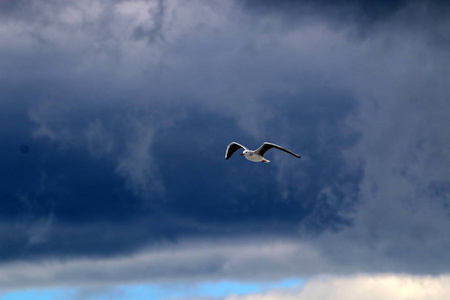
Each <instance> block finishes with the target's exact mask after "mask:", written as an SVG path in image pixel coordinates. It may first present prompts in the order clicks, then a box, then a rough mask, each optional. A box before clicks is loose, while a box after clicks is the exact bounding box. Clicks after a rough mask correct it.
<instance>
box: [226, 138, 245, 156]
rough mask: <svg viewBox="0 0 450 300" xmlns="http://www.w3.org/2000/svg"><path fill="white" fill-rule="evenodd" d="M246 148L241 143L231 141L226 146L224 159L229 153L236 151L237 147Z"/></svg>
mask: <svg viewBox="0 0 450 300" xmlns="http://www.w3.org/2000/svg"><path fill="white" fill-rule="evenodd" d="M241 148H242V149H247V148H245V147H244V146H242V145H241V144H238V143H236V142H231V143H230V144H229V145H228V147H227V150H226V151H225V159H229V158H230V157H231V155H233V153H234V152H236V151H237V150H238V149H241Z"/></svg>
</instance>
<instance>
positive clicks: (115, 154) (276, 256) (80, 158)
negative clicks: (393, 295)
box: [0, 1, 450, 286]
mask: <svg viewBox="0 0 450 300" xmlns="http://www.w3.org/2000/svg"><path fill="white" fill-rule="evenodd" d="M33 3H35V4H36V5H34V6H30V7H27V8H25V7H22V8H20V6H18V7H15V8H14V9H11V13H10V14H13V12H14V14H20V15H21V16H22V17H21V18H20V19H18V20H16V19H14V18H6V19H4V20H2V22H4V25H5V26H3V27H2V28H3V29H2V30H0V34H1V35H2V40H3V41H4V43H2V45H1V46H0V58H1V61H2V65H3V66H4V67H5V68H4V69H5V70H8V72H6V73H3V74H2V75H1V76H2V81H1V83H0V85H1V87H2V88H1V89H0V96H1V99H2V102H3V103H4V104H5V105H4V107H3V108H4V109H3V110H2V112H1V114H2V118H0V124H1V125H2V126H0V132H1V136H0V139H1V144H2V145H6V146H4V147H1V149H0V151H1V156H0V157H1V159H2V166H3V168H2V170H1V171H0V172H2V173H1V176H2V178H3V179H4V180H2V182H0V186H1V195H2V202H1V203H0V208H1V210H0V216H1V224H2V228H3V229H4V230H2V231H1V232H0V239H1V243H2V244H4V245H7V247H4V248H2V250H1V251H2V252H1V259H2V261H3V262H10V261H18V260H23V259H28V261H33V260H35V259H36V261H37V263H33V264H32V265H31V266H30V269H31V270H32V272H30V273H29V274H31V275H29V277H27V278H28V280H29V283H30V284H31V283H32V282H33V280H36V279H35V274H36V273H35V272H37V271H36V270H39V266H40V265H39V263H38V262H39V259H55V261H57V259H58V258H61V257H70V258H71V259H75V260H74V261H72V260H69V261H68V262H67V264H66V265H62V266H61V265H60V264H59V263H54V264H52V268H53V267H54V268H56V269H57V270H56V271H55V272H54V270H53V269H51V268H49V269H48V273H46V276H47V277H46V276H42V280H41V281H39V280H38V281H39V283H36V284H50V283H51V282H52V281H58V280H57V279H58V278H60V277H61V276H60V275H61V274H63V276H62V277H61V278H62V279H61V280H60V281H58V282H59V283H61V282H63V283H70V282H76V281H77V280H80V281H82V282H86V280H85V278H86V277H89V275H93V277H91V278H94V279H95V280H94V281H99V282H101V281H102V280H103V279H102V278H105V277H102V276H103V275H104V274H105V273H104V272H103V270H104V268H103V266H108V265H110V266H111V265H112V266H111V269H109V270H126V272H117V273H115V272H111V274H112V275H111V277H106V281H108V280H111V281H113V282H116V281H120V280H121V279H123V280H144V281H145V278H150V279H158V278H163V279H168V278H185V277H186V276H193V277H195V276H194V275H198V278H201V277H204V276H208V275H213V276H217V278H219V277H221V276H229V277H233V276H236V277H238V278H249V277H251V276H252V274H254V273H255V272H254V270H258V272H257V273H258V274H257V276H259V277H258V278H268V277H271V276H273V277H277V276H281V277H283V276H294V275H297V274H307V275H311V274H318V273H320V272H337V273H339V272H342V273H348V272H353V271H357V272H372V271H393V272H395V271H406V272H429V273H439V272H444V271H445V270H446V269H445V266H444V265H443V264H441V263H440V260H441V259H444V258H447V256H448V254H447V253H445V251H444V250H443V249H447V248H448V247H447V246H448V243H449V240H448V239H447V238H446V234H445V232H446V230H447V228H448V226H449V224H448V218H447V216H448V199H447V198H448V184H449V183H448V176H447V175H448V174H449V173H448V172H449V171H448V165H449V164H447V163H446V162H448V161H449V157H448V154H447V153H446V151H444V149H447V148H448V146H449V144H448V140H450V139H448V130H446V128H450V126H449V124H448V118H447V115H446V114H445V113H443V112H446V111H448V102H447V101H446V99H448V95H449V89H448V87H447V85H448V84H447V82H446V80H445V79H446V78H448V77H449V70H448V67H447V65H446V63H447V62H448V59H449V57H448V54H447V53H448V52H447V51H445V50H446V42H445V40H441V39H440V38H439V37H440V36H444V34H443V33H445V32H447V30H448V29H446V28H448V27H447V25H448V21H447V19H445V18H443V17H442V18H438V19H436V20H434V19H433V17H434V15H433V14H431V13H430V11H431V10H430V6H429V5H424V4H423V3H422V2H414V3H413V2H408V3H405V2H394V3H393V4H387V2H380V3H378V4H373V6H372V4H369V2H365V1H362V2H353V1H347V2H346V1H342V2H339V3H340V4H341V6H339V5H338V4H331V2H327V1H321V2H319V4H313V3H312V2H303V3H302V4H298V3H288V2H283V3H281V4H279V6H274V2H269V1H266V2H264V3H252V2H246V6H245V9H242V6H241V5H239V4H236V3H232V2H209V1H208V2H203V1H196V2H191V3H190V4H189V5H186V4H183V5H182V4H180V3H179V2H177V1H133V2H130V1H117V2H103V1H86V2H77V3H76V4H75V3H72V4H70V3H59V2H55V3H53V4H54V5H53V6H51V5H50V6H51V9H50V8H48V7H44V8H41V7H40V6H39V5H37V4H39V3H40V2H39V1H36V2H33ZM333 3H334V2H333ZM305 5H309V6H310V7H312V8H313V9H310V10H308V13H310V14H311V15H310V16H312V17H311V18H310V17H308V18H305V19H303V21H301V22H297V20H296V22H292V19H290V18H288V17H286V18H285V17H284V13H285V12H286V11H287V10H288V9H289V11H290V12H289V13H288V14H290V16H294V14H295V13H296V11H297V9H296V8H299V9H300V8H303V7H304V6H305ZM338 6H339V7H338ZM373 7H376V8H375V9H374V10H375V12H372V8H373ZM47 8H48V9H50V10H47ZM263 8H264V9H263ZM290 8H293V9H290ZM322 8H323V9H324V10H325V11H327V10H328V9H330V10H332V11H335V12H338V11H339V9H345V11H347V10H348V11H352V12H354V16H355V18H356V16H357V15H362V18H363V19H367V20H371V21H370V22H371V24H376V26H373V27H371V31H370V36H369V37H370V38H366V39H354V38H351V37H350V36H349V34H348V32H349V31H352V30H353V29H354V28H357V27H358V26H360V23H358V22H355V21H354V20H353V19H352V18H350V21H346V22H341V21H339V22H340V26H339V27H338V28H337V29H336V28H333V27H332V26H330V20H329V19H328V18H326V15H323V14H322V13H321V9H322ZM369 8H370V9H369ZM352 9H353V10H352ZM272 11H276V13H277V14H278V15H276V16H274V15H273V14H272V13H271V12H272ZM355 11H356V12H357V13H356V12H355ZM365 11H367V12H365ZM50 12H51V13H50ZM249 12H251V13H249ZM268 12H270V13H268ZM364 12H365V13H364ZM280 13H281V16H283V17H281V18H280ZM301 13H303V12H301ZM442 14H444V13H442ZM27 16H28V17H27ZM255 16H256V18H255ZM336 20H340V19H339V18H337V19H336ZM416 20H419V22H418V23H419V24H421V25H420V26H419V25H415V27H413V29H410V27H409V26H411V25H410V24H415V23H414V22H415V21H416ZM280 24H282V25H286V24H287V25H289V26H288V27H287V26H279V25H280ZM421 26H422V27H423V28H422V27H421ZM420 28H422V29H420ZM243 29H245V30H243ZM416 29H420V30H416ZM429 41H435V42H434V43H432V44H429V43H428V42H429ZM12 124H14V126H12ZM231 141H237V142H240V143H243V144H245V145H248V146H249V147H252V148H253V147H257V146H258V145H260V143H261V142H262V141H272V142H275V143H278V144H281V145H283V146H286V147H287V148H289V149H292V150H293V151H295V152H297V153H299V154H301V155H302V159H301V160H294V159H293V158H292V157H290V156H286V155H283V154H284V153H278V152H277V151H273V152H268V154H267V155H268V157H269V159H271V160H272V162H271V163H270V164H252V163H249V162H247V161H245V160H243V159H242V158H241V157H239V156H236V157H232V158H231V159H230V160H228V161H225V159H224V157H223V156H224V151H225V147H226V145H227V144H228V143H229V142H231ZM23 145H26V146H27V147H28V148H27V149H28V152H27V151H24V149H25V148H24V147H23ZM25 152H26V154H25ZM418 220H419V221H420V222H417V221H418ZM273 237H276V238H280V239H282V238H286V239H289V242H286V241H281V242H280V241H278V242H274V243H271V242H268V241H270V240H272V239H273ZM218 238H222V239H223V240H224V241H225V242H223V244H220V245H215V243H214V241H215V239H218ZM191 239H193V240H191ZM245 239H248V240H249V244H246V245H241V243H242V240H245ZM180 240H182V241H186V240H187V241H188V242H179V241H180ZM224 244H226V245H228V247H229V248H227V247H224V246H223V245H224ZM156 245H161V248H158V247H156ZM330 245H333V246H332V247H331V246H330ZM148 247H150V249H149V248H148ZM152 247H156V248H152ZM171 247H173V248H171ZM199 249H202V251H200V250H199ZM224 249H225V250H224ZM257 249H261V252H258V251H257ZM274 249H275V250H279V251H275V252H273V251H272V250H274ZM137 251H142V255H141V254H140V253H138V254H136V253H137ZM174 253H175V254H174ZM255 253H256V254H255ZM429 253H433V254H436V255H434V256H433V255H432V256H430V255H428V254H429ZM202 254H204V255H206V256H205V257H208V259H207V260H205V261H202ZM120 255H130V257H129V260H127V259H126V258H124V256H121V258H119V259H117V261H116V258H117V256H120ZM159 255H162V256H164V259H163V260H161V261H159V260H158V259H159V258H160V256H159ZM173 255H175V256H176V257H178V258H179V259H175V260H172V259H173V257H174V256H173ZM255 255H256V256H255ZM79 257H85V258H86V260H85V261H84V263H83V264H81V265H82V267H79V266H77V265H78V264H77V260H76V259H78V258H79ZM89 257H95V258H97V259H98V264H99V265H94V266H93V267H92V266H91V267H90V265H91V264H92V260H90V258H89ZM143 257H144V258H143ZM190 258H194V259H193V260H192V261H194V263H190V261H191V260H190ZM271 262H276V263H275V264H272V263H271ZM17 264H19V265H20V263H17ZM98 266H100V267H98ZM146 266H151V267H148V268H147V267H146ZM4 268H5V270H6V269H8V268H6V267H4ZM77 268H78V269H77ZM80 268H81V269H80ZM83 268H85V269H83ZM19 269H20V268H19ZM95 269H96V270H95ZM20 270H22V269H20ZM23 270H24V272H25V271H26V270H27V268H26V267H24V268H23ZM72 270H76V271H77V272H75V273H72V272H71V271H72ZM136 270H137V272H135V271H136ZM155 270H157V271H155ZM7 271H8V272H12V273H8V272H6V271H5V273H4V274H6V275H4V278H3V281H2V282H3V284H4V286H8V285H10V286H11V285H12V283H11V282H10V281H11V279H9V278H12V277H10V276H8V274H13V273H14V272H15V271H14V268H12V267H11V269H8V270H7ZM71 274H75V275H71ZM27 276H28V275H27ZM254 276H256V275H254ZM38 281H35V282H38ZM16 284H17V283H16ZM22 284H25V283H22Z"/></svg>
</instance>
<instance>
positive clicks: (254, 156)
mask: <svg viewBox="0 0 450 300" xmlns="http://www.w3.org/2000/svg"><path fill="white" fill-rule="evenodd" d="M239 148H242V149H244V151H243V152H242V153H241V155H244V156H245V158H246V159H248V160H250V161H253V162H263V163H268V162H270V160H268V159H265V158H264V157H263V155H264V153H266V152H267V150H270V149H272V148H276V149H278V150H281V151H284V152H287V153H289V154H292V155H294V156H295V157H298V158H300V155H298V154H295V153H294V152H292V151H289V150H287V149H285V148H283V147H281V146H278V145H276V144H273V143H268V142H265V143H263V144H262V145H261V146H260V147H259V148H258V149H256V150H249V149H248V148H247V147H245V146H242V145H241V144H238V143H236V142H231V143H230V144H229V145H228V147H227V150H226V151H225V159H229V158H230V157H231V155H233V153H234V152H236V151H237V150H238V149H239Z"/></svg>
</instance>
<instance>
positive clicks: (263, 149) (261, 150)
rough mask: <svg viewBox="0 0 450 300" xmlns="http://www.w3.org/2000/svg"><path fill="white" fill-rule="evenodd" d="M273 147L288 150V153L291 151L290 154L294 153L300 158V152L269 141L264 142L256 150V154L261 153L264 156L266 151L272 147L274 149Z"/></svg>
mask: <svg viewBox="0 0 450 300" xmlns="http://www.w3.org/2000/svg"><path fill="white" fill-rule="evenodd" d="M272 148H276V149H278V150H281V151H284V152H286V153H289V154H292V155H294V156H295V157H298V158H300V155H298V154H296V153H294V152H292V151H289V150H287V149H285V148H283V147H281V146H279V145H276V144H272V143H268V142H265V143H264V144H262V145H261V146H260V147H259V148H258V149H256V150H255V153H256V154H259V155H261V156H264V153H266V152H267V150H270V149H272Z"/></svg>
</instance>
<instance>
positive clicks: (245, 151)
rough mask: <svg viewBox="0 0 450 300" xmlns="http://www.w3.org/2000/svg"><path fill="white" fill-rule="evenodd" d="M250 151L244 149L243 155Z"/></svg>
mask: <svg viewBox="0 0 450 300" xmlns="http://www.w3.org/2000/svg"><path fill="white" fill-rule="evenodd" d="M248 152H250V151H248V150H244V151H242V153H241V155H245V154H246V153H248Z"/></svg>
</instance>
